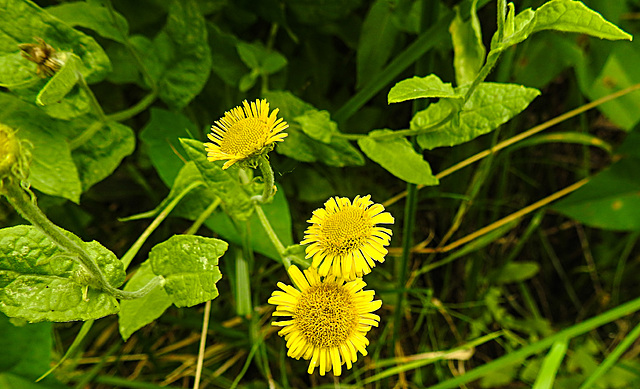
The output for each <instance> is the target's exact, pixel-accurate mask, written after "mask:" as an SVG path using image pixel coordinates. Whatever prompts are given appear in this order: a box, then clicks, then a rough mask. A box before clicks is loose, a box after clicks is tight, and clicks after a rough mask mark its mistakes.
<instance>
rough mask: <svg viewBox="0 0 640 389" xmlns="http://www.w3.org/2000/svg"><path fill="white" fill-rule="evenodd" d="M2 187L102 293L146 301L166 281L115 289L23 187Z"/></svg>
mask: <svg viewBox="0 0 640 389" xmlns="http://www.w3.org/2000/svg"><path fill="white" fill-rule="evenodd" d="M1 187H2V194H3V195H4V196H5V197H6V198H7V200H8V201H9V203H10V204H11V205H12V206H13V208H15V209H16V211H18V213H20V215H21V216H22V217H24V218H25V219H26V220H28V221H29V222H30V223H31V224H33V225H34V226H35V227H36V228H38V229H39V230H40V231H42V232H43V233H44V234H45V235H46V236H47V237H48V238H49V239H50V240H51V241H52V242H53V243H54V244H55V245H56V246H58V247H60V248H61V249H62V250H64V251H67V252H69V253H71V254H73V255H72V257H73V259H74V260H76V261H78V263H80V265H82V267H83V268H84V269H85V270H86V271H88V272H89V274H91V276H92V277H93V279H94V280H95V281H96V282H97V283H98V285H99V287H100V289H102V290H103V291H105V292H107V293H109V294H111V295H112V296H114V297H116V298H119V299H125V300H130V299H137V298H140V297H143V296H145V295H146V294H148V293H149V292H151V290H153V289H154V288H155V287H156V286H158V285H163V284H164V278H162V277H160V276H158V277H155V278H153V279H151V281H149V283H148V284H147V285H145V286H143V287H142V288H141V289H140V290H138V291H134V292H127V291H123V290H120V289H116V288H114V287H113V286H112V285H111V284H110V283H109V281H108V280H107V279H106V277H105V276H104V274H103V273H102V270H101V269H100V267H99V266H98V264H97V263H96V262H95V261H94V260H93V258H91V256H90V255H89V254H87V252H86V251H85V250H84V248H82V246H81V244H79V243H78V242H77V241H76V240H74V239H71V238H70V237H69V236H67V235H65V234H64V233H63V230H62V229H61V228H60V227H58V226H56V225H55V224H53V223H52V222H51V221H50V220H49V219H48V218H47V217H46V216H45V214H44V213H42V211H41V210H40V208H38V206H37V205H36V204H35V202H32V201H31V197H30V196H29V195H27V193H26V192H25V190H23V189H22V187H21V186H20V184H18V183H17V182H16V181H14V180H13V179H5V180H3V182H2V186H1Z"/></svg>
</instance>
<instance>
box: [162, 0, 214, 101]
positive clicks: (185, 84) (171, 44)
mask: <svg viewBox="0 0 640 389" xmlns="http://www.w3.org/2000/svg"><path fill="white" fill-rule="evenodd" d="M207 42H208V41H207V28H206V24H205V20H204V16H202V13H201V12H200V9H199V8H198V3H197V2H196V1H195V0H186V1H177V0H174V1H172V2H171V5H170V7H169V17H168V19H167V25H166V26H165V27H164V29H163V30H162V31H161V32H160V33H159V34H158V35H157V36H156V38H155V39H154V42H153V44H154V49H155V54H156V55H157V56H158V59H159V61H160V62H161V63H162V64H163V65H164V69H163V71H162V74H161V77H160V79H159V82H158V88H159V90H158V96H159V97H160V98H161V99H162V100H163V101H164V102H165V103H167V104H168V105H169V106H171V107H174V108H183V107H184V106H186V105H187V104H188V103H189V102H190V101H191V100H192V99H193V98H194V97H195V96H197V95H198V94H199V93H200V91H201V90H202V88H203V87H204V84H205V83H206V82H207V79H208V78H209V74H210V73H211V50H210V48H209V45H208V44H207Z"/></svg>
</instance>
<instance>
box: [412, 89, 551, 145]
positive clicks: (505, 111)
mask: <svg viewBox="0 0 640 389" xmlns="http://www.w3.org/2000/svg"><path fill="white" fill-rule="evenodd" d="M460 89H461V90H460V92H459V93H460V94H461V95H462V94H464V92H465V91H466V87H462V88H460ZM539 94H540V91H538V90H537V89H533V88H526V87H524V86H522V85H514V84H499V83H482V84H480V85H478V87H477V88H476V90H475V91H474V92H473V94H472V95H471V97H470V98H469V101H467V102H466V104H465V105H464V107H463V108H462V111H461V112H460V113H459V118H458V120H450V121H448V122H447V123H446V124H445V125H444V126H441V127H437V129H436V130H433V131H430V132H427V133H424V134H421V135H419V136H418V143H419V144H420V146H421V147H423V148H425V149H429V150H430V149H433V148H436V147H442V146H455V145H458V144H461V143H464V142H468V141H470V140H472V139H474V138H476V137H478V136H480V135H483V134H486V133H488V132H491V131H493V130H495V129H496V128H498V126H500V125H501V124H504V123H506V122H507V121H509V119H511V118H512V117H514V116H515V115H517V114H518V113H520V112H521V111H522V110H524V109H525V108H526V107H527V106H528V105H529V103H531V101H532V100H533V99H534V98H536V97H537V96H538V95H539ZM453 109H454V106H453V105H452V104H451V103H449V102H448V101H446V100H445V101H439V102H438V103H435V104H432V105H431V106H429V107H428V108H427V109H426V110H424V111H420V112H418V113H417V114H416V115H415V116H414V117H413V119H412V120H411V129H414V130H419V129H421V128H427V127H429V126H430V125H431V124H433V123H435V122H438V120H441V119H442V118H444V117H445V116H446V115H448V114H449V113H450V112H451V111H452V110H453ZM434 118H436V120H434Z"/></svg>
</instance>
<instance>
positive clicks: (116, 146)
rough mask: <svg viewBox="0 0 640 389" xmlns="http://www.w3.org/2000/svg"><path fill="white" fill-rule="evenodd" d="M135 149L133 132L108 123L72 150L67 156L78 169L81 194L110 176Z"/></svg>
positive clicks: (123, 126) (113, 123)
mask: <svg viewBox="0 0 640 389" xmlns="http://www.w3.org/2000/svg"><path fill="white" fill-rule="evenodd" d="M135 147H136V138H135V134H134V133H133V130H132V129H131V128H129V127H127V126H125V125H124V124H120V123H117V122H113V121H109V122H107V123H106V125H105V126H103V127H102V129H100V130H99V131H98V132H97V133H95V134H94V135H93V136H92V137H91V138H89V140H88V141H87V142H85V143H84V144H82V146H80V147H78V148H76V149H74V150H73V152H72V153H71V156H72V157H73V161H74V162H75V164H76V166H77V167H78V173H79V175H80V181H81V183H82V191H83V192H84V191H86V190H87V189H89V188H90V187H91V186H93V185H94V184H95V183H97V182H99V181H102V180H103V179H105V178H107V177H108V176H109V175H111V173H113V171H114V170H116V168H117V167H118V166H119V165H120V162H122V160H123V159H124V157H126V156H129V155H131V153H133V150H134V149H135Z"/></svg>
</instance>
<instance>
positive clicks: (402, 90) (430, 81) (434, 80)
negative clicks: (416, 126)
mask: <svg viewBox="0 0 640 389" xmlns="http://www.w3.org/2000/svg"><path fill="white" fill-rule="evenodd" d="M428 97H461V96H457V95H456V92H455V91H454V89H453V86H451V83H448V82H447V83H445V82H442V80H440V78H439V77H438V76H436V75H435V74H430V75H428V76H426V77H412V78H408V79H406V80H402V81H400V82H399V83H397V84H396V85H394V86H393V88H391V90H390V91H389V96H388V102H389V103H399V102H401V101H406V100H413V99H421V98H428Z"/></svg>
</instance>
